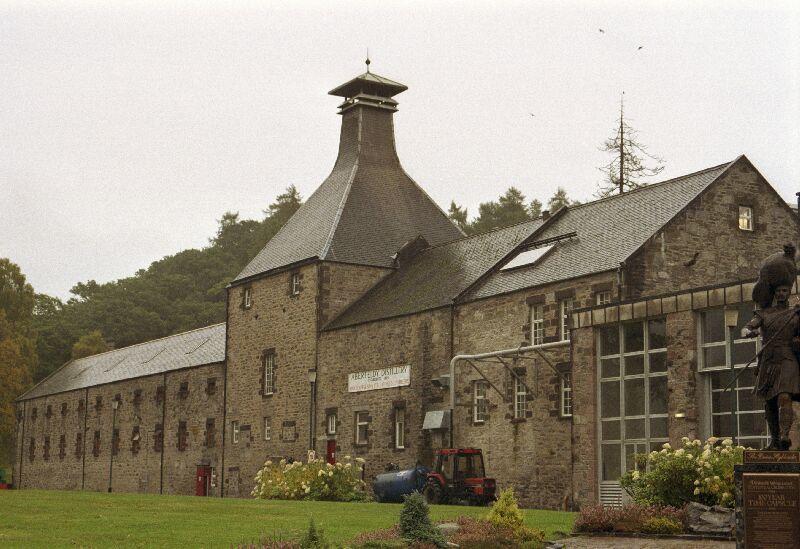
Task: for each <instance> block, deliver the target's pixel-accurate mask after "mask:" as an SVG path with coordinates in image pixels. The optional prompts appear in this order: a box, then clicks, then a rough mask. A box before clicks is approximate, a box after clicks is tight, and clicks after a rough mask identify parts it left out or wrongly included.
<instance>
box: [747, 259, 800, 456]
mask: <svg viewBox="0 0 800 549" xmlns="http://www.w3.org/2000/svg"><path fill="white" fill-rule="evenodd" d="M795 254H796V249H795V246H794V244H785V245H784V247H783V253H777V254H773V255H771V256H769V257H768V258H767V259H766V260H765V261H764V263H763V264H762V265H761V270H760V272H759V277H758V278H759V279H758V282H757V283H756V285H755V287H754V288H753V301H755V302H756V304H757V305H758V308H757V309H756V311H755V315H754V316H753V319H752V320H751V321H750V322H748V323H747V325H746V326H745V328H744V329H743V330H742V335H743V336H744V337H755V336H757V335H759V334H760V335H761V342H762V347H761V352H760V355H759V360H758V368H757V372H756V386H755V389H754V390H755V392H756V393H757V394H758V395H759V396H761V397H762V398H763V399H764V410H765V411H766V419H767V425H768V426H769V434H770V438H771V441H770V444H769V446H768V447H767V449H768V450H788V449H789V447H790V446H791V442H790V440H789V432H790V431H791V428H792V423H793V422H794V412H793V411H792V401H800V362H798V357H799V356H800V305H795V306H793V307H790V306H789V295H790V294H791V291H792V286H793V285H794V284H795V280H796V278H797V268H796V266H795Z"/></svg>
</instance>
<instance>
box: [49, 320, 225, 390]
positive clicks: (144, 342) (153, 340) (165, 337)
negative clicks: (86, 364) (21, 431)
mask: <svg viewBox="0 0 800 549" xmlns="http://www.w3.org/2000/svg"><path fill="white" fill-rule="evenodd" d="M224 324H227V322H217V323H216V324H209V325H208V326H202V327H200V328H192V329H191V330H186V331H185V332H178V333H177V334H172V335H168V336H163V337H157V338H155V339H148V340H147V341H141V342H139V343H132V344H131V345H126V346H125V347H120V348H119V349H111V350H109V351H103V352H102V353H97V354H94V355H89V356H84V357H81V358H75V359H72V360H69V361H67V362H68V363H69V362H78V361H79V360H83V359H84V358H93V357H96V356H102V355H108V354H111V353H117V352H119V351H124V350H126V349H132V348H134V347H139V346H140V345H147V344H148V343H154V342H156V341H161V340H163V339H170V338H172V337H178V336H182V335H186V334H190V333H192V332H199V331H200V330H208V329H209V328H214V327H216V326H222V325H224ZM42 381H44V380H42Z"/></svg>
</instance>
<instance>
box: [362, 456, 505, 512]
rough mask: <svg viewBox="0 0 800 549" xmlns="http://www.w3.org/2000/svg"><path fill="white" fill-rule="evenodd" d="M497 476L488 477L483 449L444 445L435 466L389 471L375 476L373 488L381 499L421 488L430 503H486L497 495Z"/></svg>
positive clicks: (393, 499)
mask: <svg viewBox="0 0 800 549" xmlns="http://www.w3.org/2000/svg"><path fill="white" fill-rule="evenodd" d="M496 490H497V484H496V482H495V479H493V478H487V477H486V476H485V471H484V467H483V453H482V452H481V450H480V449H477V448H444V449H441V450H437V451H436V459H435V466H434V468H433V469H429V468H428V467H424V466H421V465H418V466H416V467H414V468H413V469H405V470H402V471H389V472H386V473H382V474H380V475H377V476H376V477H375V480H374V482H373V484H372V491H373V493H374V494H375V500H376V501H378V502H401V501H403V496H407V495H409V494H411V493H413V492H422V494H423V495H424V496H425V500H426V501H427V502H428V503H430V504H439V503H466V504H468V505H486V504H488V503H489V502H492V501H494V500H495V499H496V496H495V492H496Z"/></svg>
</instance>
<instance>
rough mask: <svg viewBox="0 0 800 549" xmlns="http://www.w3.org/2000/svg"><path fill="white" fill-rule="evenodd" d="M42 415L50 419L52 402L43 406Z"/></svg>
mask: <svg viewBox="0 0 800 549" xmlns="http://www.w3.org/2000/svg"><path fill="white" fill-rule="evenodd" d="M44 417H46V418H47V419H50V418H51V417H53V405H52V404H48V405H47V408H45V411H44Z"/></svg>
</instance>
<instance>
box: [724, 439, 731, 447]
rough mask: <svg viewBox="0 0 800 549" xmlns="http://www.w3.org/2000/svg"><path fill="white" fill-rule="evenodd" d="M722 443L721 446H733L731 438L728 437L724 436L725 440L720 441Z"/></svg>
mask: <svg viewBox="0 0 800 549" xmlns="http://www.w3.org/2000/svg"><path fill="white" fill-rule="evenodd" d="M722 445H723V446H733V441H732V440H731V439H729V438H726V439H725V440H723V441H722Z"/></svg>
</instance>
